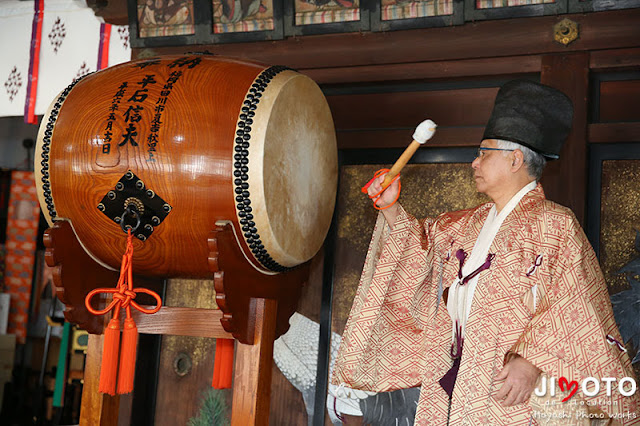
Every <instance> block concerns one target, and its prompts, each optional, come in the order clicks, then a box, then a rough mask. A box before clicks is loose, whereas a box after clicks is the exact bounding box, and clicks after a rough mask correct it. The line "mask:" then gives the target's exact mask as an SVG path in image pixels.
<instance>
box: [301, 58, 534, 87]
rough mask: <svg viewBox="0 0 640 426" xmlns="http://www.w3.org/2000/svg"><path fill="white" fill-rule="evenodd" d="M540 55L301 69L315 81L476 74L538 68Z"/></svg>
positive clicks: (334, 81)
mask: <svg viewBox="0 0 640 426" xmlns="http://www.w3.org/2000/svg"><path fill="white" fill-rule="evenodd" d="M541 62H542V57H541V56H540V55H530V56H517V57H511V58H491V59H468V60H457V61H441V62H418V63H411V64H379V65H362V66H352V67H334V68H314V69H307V70H301V72H302V73H303V74H306V75H308V76H309V77H311V78H312V79H313V80H315V81H316V82H317V83H318V84H331V83H357V82H374V81H394V80H397V81H400V80H417V79H430V78H432V79H435V78H441V77H442V76H445V75H446V76H447V77H448V78H456V77H472V76H474V77H480V76H486V77H489V76H498V75H500V76H503V75H509V74H525V73H538V72H540V67H541Z"/></svg>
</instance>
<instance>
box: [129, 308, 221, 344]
mask: <svg viewBox="0 0 640 426" xmlns="http://www.w3.org/2000/svg"><path fill="white" fill-rule="evenodd" d="M146 308H150V307H149V306H146ZM132 314H133V318H134V320H135V322H136V326H137V327H138V332H139V333H146V334H169V335H175V336H193V337H214V338H222V339H233V336H232V335H231V334H230V333H227V332H226V331H225V330H224V329H223V328H222V324H221V323H220V319H221V318H222V311H221V310H219V309H199V308H181V307H171V306H163V307H162V308H160V310H159V311H158V312H156V313H155V314H152V315H146V314H143V313H141V312H138V311H136V310H134V311H133V313H132Z"/></svg>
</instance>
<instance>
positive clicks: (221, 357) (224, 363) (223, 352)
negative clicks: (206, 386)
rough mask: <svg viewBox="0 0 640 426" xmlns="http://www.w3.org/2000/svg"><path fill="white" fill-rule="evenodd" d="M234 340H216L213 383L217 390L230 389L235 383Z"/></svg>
mask: <svg viewBox="0 0 640 426" xmlns="http://www.w3.org/2000/svg"><path fill="white" fill-rule="evenodd" d="M234 343H235V341H234V340H233V339H216V353H215V359H214V362H213V381H212V383H211V386H213V387H214V388H216V389H228V388H230V387H231V383H232V381H233V349H234Z"/></svg>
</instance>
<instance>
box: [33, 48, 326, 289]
mask: <svg viewBox="0 0 640 426" xmlns="http://www.w3.org/2000/svg"><path fill="white" fill-rule="evenodd" d="M35 170H36V174H37V175H39V176H37V178H38V179H37V180H38V182H39V185H38V197H39V200H40V204H41V207H42V210H43V212H44V214H45V217H46V218H47V220H48V222H49V223H50V224H52V223H53V221H56V220H67V221H69V222H70V223H71V225H72V228H73V230H74V232H75V234H76V237H77V238H78V240H79V241H80V243H81V244H82V246H83V247H84V249H85V250H86V251H87V253H89V255H90V256H91V257H92V258H93V259H95V260H96V261H98V262H99V263H101V264H102V265H104V266H106V267H109V268H112V269H118V268H119V266H120V262H121V259H122V254H123V252H124V247H125V237H126V233H125V232H124V231H123V229H128V228H129V227H133V228H135V230H134V235H135V236H136V237H137V239H134V259H133V262H134V263H133V265H134V271H135V273H140V274H144V275H151V276H166V277H208V276H210V271H209V268H208V261H207V259H208V257H209V247H208V243H207V240H208V237H209V234H210V232H211V231H212V230H213V229H214V227H215V224H216V222H219V221H229V222H231V223H232V224H233V228H234V230H235V233H236V239H237V242H238V244H239V246H240V247H241V249H242V252H243V253H244V255H245V257H246V259H247V261H248V262H249V263H250V264H251V265H252V266H253V267H255V268H256V269H258V270H260V271H261V272H263V273H267V274H273V273H278V272H282V271H284V270H287V269H288V268H291V267H294V266H296V265H299V264H301V263H303V262H305V261H306V260H308V259H310V258H311V257H313V255H314V254H315V253H316V252H317V251H318V250H319V249H320V247H321V246H322V243H323V241H324V238H325V236H326V233H327V231H328V229H329V226H330V222H331V217H332V213H333V208H334V202H335V193H336V186H337V148H336V140H335V131H334V127H333V121H332V118H331V112H330V110H329V107H328V105H327V102H326V100H325V98H324V96H323V94H322V92H321V91H320V89H319V88H318V86H317V85H316V84H315V83H314V82H313V81H312V80H311V79H309V78H308V77H306V76H304V75H302V74H299V73H297V72H295V71H293V70H289V69H286V68H284V67H267V66H264V65H261V64H256V63H249V62H243V61H239V60H233V59H229V58H222V57H218V56H209V55H191V56H167V57H160V58H153V59H146V60H138V61H132V62H128V63H125V64H121V65H117V66H115V67H112V68H108V69H106V70H103V71H100V72H97V73H94V74H91V75H89V76H87V77H85V78H83V79H81V80H79V81H77V82H75V83H74V84H72V85H71V86H69V87H68V88H67V89H66V90H65V91H64V92H62V93H61V94H60V96H59V97H58V99H56V100H55V101H54V102H53V103H52V105H51V107H50V108H49V111H48V112H47V114H46V115H45V116H44V117H43V121H42V124H41V128H40V132H39V135H38V142H37V146H36V155H35ZM138 222H139V223H138Z"/></svg>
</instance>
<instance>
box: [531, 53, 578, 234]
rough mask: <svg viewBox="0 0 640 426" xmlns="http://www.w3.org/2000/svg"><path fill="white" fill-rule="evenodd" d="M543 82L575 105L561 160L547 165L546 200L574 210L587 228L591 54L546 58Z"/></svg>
mask: <svg viewBox="0 0 640 426" xmlns="http://www.w3.org/2000/svg"><path fill="white" fill-rule="evenodd" d="M540 81H541V83H543V84H547V85H549V86H552V87H555V88H557V89H559V90H561V91H563V92H564V93H565V94H566V95H567V96H569V98H571V101H572V102H573V128H572V130H571V133H570V134H569V138H568V139H567V142H566V143H565V146H564V147H563V149H562V151H561V152H560V160H557V161H551V162H549V163H548V164H547V168H546V170H545V172H544V174H543V179H542V184H543V186H544V190H545V193H546V196H547V198H548V199H550V200H553V201H555V202H557V203H560V204H562V205H564V206H567V207H569V208H570V209H571V210H573V212H574V213H575V215H576V217H577V218H578V221H580V223H581V224H582V226H583V227H584V225H585V214H586V193H587V164H588V163H587V149H588V145H587V124H588V123H587V114H588V94H589V53H588V52H578V53H568V54H558V55H546V56H544V57H543V58H542V72H541V76H540Z"/></svg>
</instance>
